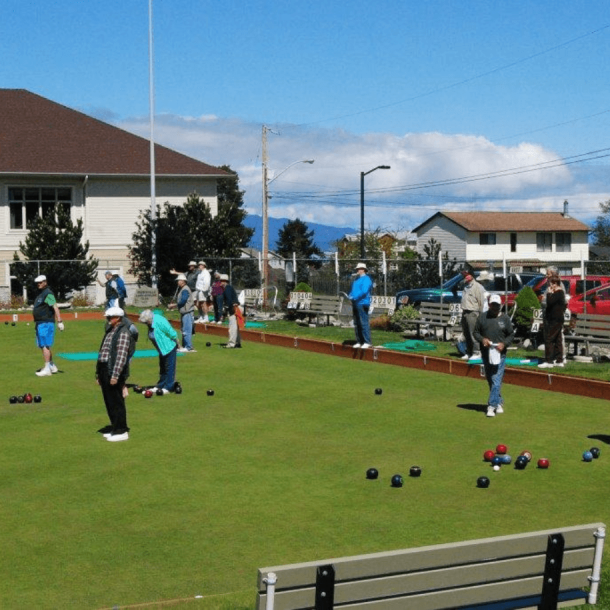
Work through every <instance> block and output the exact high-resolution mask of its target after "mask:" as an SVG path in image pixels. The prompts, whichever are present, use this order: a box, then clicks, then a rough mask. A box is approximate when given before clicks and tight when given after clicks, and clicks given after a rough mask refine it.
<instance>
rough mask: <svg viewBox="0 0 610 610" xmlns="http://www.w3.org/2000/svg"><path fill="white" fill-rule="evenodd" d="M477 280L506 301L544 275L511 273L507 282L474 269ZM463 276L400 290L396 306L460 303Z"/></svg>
mask: <svg viewBox="0 0 610 610" xmlns="http://www.w3.org/2000/svg"><path fill="white" fill-rule="evenodd" d="M474 275H475V277H476V279H477V281H478V282H479V283H480V284H481V285H482V286H483V288H485V291H486V292H488V293H489V294H499V295H500V296H501V297H502V301H503V302H504V295H505V294H506V295H507V297H508V303H509V305H510V304H511V298H512V301H514V298H515V295H516V294H517V292H519V290H521V288H523V286H525V284H526V283H528V282H530V281H534V282H536V281H538V280H539V279H540V278H543V277H545V276H544V275H542V274H540V273H520V274H519V273H511V274H509V276H508V282H507V281H506V279H505V278H504V276H503V275H501V274H494V273H490V272H487V271H475V274H474ZM463 288H464V278H463V277H462V274H461V273H458V274H457V275H454V276H453V277H452V278H451V279H449V280H447V281H446V282H445V283H444V284H443V286H442V287H439V288H413V289H412V290H401V291H400V292H397V293H396V307H397V308H399V307H404V306H405V305H412V306H413V307H418V306H419V304H420V303H440V302H441V296H442V300H443V303H461V302H462V290H463Z"/></svg>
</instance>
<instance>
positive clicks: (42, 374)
mask: <svg viewBox="0 0 610 610" xmlns="http://www.w3.org/2000/svg"><path fill="white" fill-rule="evenodd" d="M52 374H53V373H51V369H50V368H47V367H46V366H45V367H44V368H43V369H40V370H39V371H36V375H38V377H50V376H51V375H52Z"/></svg>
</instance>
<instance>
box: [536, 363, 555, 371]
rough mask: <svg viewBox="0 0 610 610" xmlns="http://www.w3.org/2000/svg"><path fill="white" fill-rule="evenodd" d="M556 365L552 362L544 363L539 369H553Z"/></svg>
mask: <svg viewBox="0 0 610 610" xmlns="http://www.w3.org/2000/svg"><path fill="white" fill-rule="evenodd" d="M554 366H555V365H554V364H553V363H552V362H543V363H542V364H539V365H538V368H539V369H552V368H553V367H554Z"/></svg>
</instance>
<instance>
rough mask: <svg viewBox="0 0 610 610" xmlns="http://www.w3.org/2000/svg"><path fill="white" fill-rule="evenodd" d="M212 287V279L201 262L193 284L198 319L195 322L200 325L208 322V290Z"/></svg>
mask: <svg viewBox="0 0 610 610" xmlns="http://www.w3.org/2000/svg"><path fill="white" fill-rule="evenodd" d="M211 285H212V277H211V275H210V272H209V271H208V269H207V265H206V264H205V263H204V262H203V261H199V275H198V276H197V282H196V284H195V300H196V301H197V310H198V311H199V318H197V320H195V322H198V323H200V324H205V323H207V322H208V321H210V322H211V321H212V320H208V311H209V309H210V306H209V301H210V288H211Z"/></svg>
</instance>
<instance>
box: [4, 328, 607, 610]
mask: <svg viewBox="0 0 610 610" xmlns="http://www.w3.org/2000/svg"><path fill="white" fill-rule="evenodd" d="M102 328H103V323H102V322H85V321H79V322H73V323H71V324H67V329H66V331H65V332H64V333H63V334H61V335H59V336H58V341H57V345H56V348H55V353H56V354H58V353H60V352H89V351H93V350H95V349H97V347H98V345H99V341H100V340H101V335H102ZM143 330H144V329H143V328H141V331H142V334H141V337H142V338H141V339H140V342H139V344H138V349H150V344H149V343H148V342H147V341H146V339H145V338H144V332H143ZM268 330H269V331H270V332H275V330H274V328H273V327H272V325H271V324H270V325H269V327H268ZM305 330H309V329H305ZM312 330H313V329H312ZM328 330H331V329H328ZM336 330H337V332H340V333H341V336H342V337H343V339H351V338H352V336H351V333H350V331H349V330H348V329H336ZM0 334H1V335H2V336H1V340H2V346H3V350H2V353H1V354H0V364H1V369H0V370H2V371H3V373H2V388H3V390H4V395H5V396H4V398H3V399H2V401H0V418H1V422H2V437H3V438H2V444H1V445H0V459H1V463H2V465H3V469H2V473H3V476H2V478H1V479H0V481H1V482H0V485H1V490H2V499H3V502H2V505H1V506H2V508H1V509H0V511H1V512H0V533H1V539H2V541H3V545H2V546H3V548H2V553H0V570H1V573H2V575H3V578H2V581H1V584H0V608H8V609H13V608H16V609H22V608H23V609H29V608H37V609H47V608H49V609H55V608H78V609H81V608H84V609H88V608H91V609H96V608H112V607H113V606H115V605H118V606H120V607H124V606H128V605H134V604H143V603H152V602H156V601H159V600H177V599H181V600H190V601H191V603H190V604H189V607H197V608H205V609H220V608H222V609H224V610H237V609H240V610H246V609H248V610H250V609H252V608H253V607H254V599H255V584H256V570H257V568H258V567H263V566H267V565H275V564H281V563H289V562H299V561H309V560H316V559H324V558H329V557H337V556H343V555H351V554H359V553H368V552H377V551H382V550H391V549H398V548H407V547H413V546H423V545H429V544H436V543H442V542H451V541H457V540H466V539H471V538H479V537H487V536H496V535H504V534H511V533H518V532H522V531H532V530H537V529H550V528H554V527H561V526H569V525H575V524H580V523H589V522H595V521H603V522H605V523H609V522H610V507H609V505H608V502H607V499H606V500H604V498H606V493H607V486H608V481H609V475H610V447H609V446H608V442H609V441H610V410H609V409H608V405H607V404H606V402H604V401H600V400H594V399H587V398H580V397H575V396H568V395H562V394H556V393H551V392H544V391H538V390H528V389H524V388H520V387H516V386H508V385H507V386H506V387H505V391H504V394H505V399H506V413H505V414H504V415H503V416H498V417H496V418H494V419H487V418H486V417H485V415H484V404H485V399H486V394H487V393H486V387H485V385H484V382H483V381H482V380H479V379H468V378H457V377H453V376H449V375H441V374H434V373H429V372H426V371H417V370H411V369H402V368H399V367H394V366H383V365H380V364H378V363H374V362H364V361H353V360H349V359H343V358H332V357H330V356H324V355H317V354H311V353H306V352H300V351H297V350H291V349H285V348H276V347H271V346H268V345H264V344H258V343H248V342H245V343H244V349H242V350H222V349H219V347H218V345H219V344H220V343H221V342H224V341H226V339H224V337H223V338H218V337H212V336H207V337H206V336H205V335H201V334H197V335H196V336H195V347H196V348H197V349H198V350H199V351H198V353H196V354H188V355H186V356H181V357H180V358H179V359H178V379H179V380H180V381H181V382H182V385H183V387H184V393H183V394H182V395H180V396H175V395H170V396H167V397H156V396H155V397H154V398H152V399H145V398H143V397H142V396H141V395H137V394H133V393H132V395H131V396H130V397H129V399H128V416H129V424H130V426H131V428H132V430H131V433H130V434H131V438H130V440H129V441H128V442H125V443H108V442H106V441H104V439H103V438H101V437H100V435H99V434H96V432H95V431H96V430H97V429H98V428H99V427H100V426H102V425H104V424H105V423H106V420H105V411H104V406H103V401H102V398H101V393H100V392H99V389H98V387H97V385H96V384H95V380H94V375H93V372H94V362H92V361H68V360H63V359H61V358H56V362H57V364H58V365H59V368H60V370H61V371H62V372H61V373H59V374H57V375H54V376H53V377H51V378H38V377H36V376H35V375H34V371H35V370H36V369H37V368H39V366H40V363H41V356H40V354H39V351H38V350H37V349H36V348H35V345H34V336H33V335H34V332H33V326H26V325H25V324H24V323H19V324H17V326H15V327H12V326H10V325H9V326H6V325H0ZM299 335H300V333H299ZM300 336H305V334H303V335H300ZM333 340H338V339H334V338H333ZM394 340H395V339H394ZM206 341H211V342H212V347H210V348H206V347H205V342H206ZM375 342H376V343H377V342H378V339H377V338H375ZM157 367H158V363H157V360H156V359H136V360H135V361H134V362H133V365H132V378H131V379H130V381H131V382H133V383H138V384H152V383H154V382H155V381H156V374H157ZM377 387H380V388H382V389H383V394H382V395H381V396H377V395H375V392H374V390H375V388H377ZM207 389H214V391H215V395H214V396H213V397H208V396H207V395H206V390H207ZM26 391H29V392H32V393H33V394H38V393H39V394H41V395H42V397H43V402H42V403H41V404H32V405H11V404H9V402H8V397H9V396H10V395H12V394H21V393H24V392H26ZM591 435H601V437H602V438H601V439H591V438H588V437H589V436H591ZM500 442H503V443H505V444H507V445H508V446H509V452H510V453H511V454H512V455H513V457H515V456H516V455H518V454H519V453H520V451H522V450H524V449H529V450H530V451H532V452H533V454H534V457H535V459H537V458H538V457H541V456H542V455H545V456H546V457H548V458H549V459H550V460H551V468H550V469H549V470H548V471H543V470H538V469H536V468H535V467H534V466H533V465H530V466H528V468H527V469H526V470H524V471H516V470H514V469H513V468H511V467H504V468H503V469H502V470H501V471H500V472H498V473H495V472H492V471H491V469H490V467H489V466H488V465H487V464H484V463H483V462H482V454H483V451H484V450H486V449H488V448H495V446H496V445H497V444H498V443H500ZM593 445H597V446H599V447H600V448H601V450H602V455H601V457H600V459H598V460H595V461H594V462H592V463H584V462H582V460H581V454H582V452H583V450H585V449H588V448H589V447H591V446H593ZM413 464H418V465H419V466H421V468H422V470H423V474H422V476H421V478H419V479H410V478H408V477H407V474H408V470H409V467H410V466H411V465H413ZM372 466H374V467H376V468H378V469H379V472H380V479H379V480H377V481H367V480H366V479H365V471H366V469H367V468H369V467H372ZM395 473H401V474H403V476H405V479H406V480H405V486H404V487H403V488H402V489H393V488H391V487H390V478H391V476H392V475H393V474H395ZM482 474H485V475H488V476H489V477H490V478H491V480H492V483H491V486H490V488H489V489H487V490H480V489H477V488H476V479H477V477H478V476H480V475H482ZM606 557H607V558H608V557H610V555H608V552H607V553H606ZM604 565H605V578H606V581H605V582H604V583H603V593H604V595H605V597H604V598H603V600H602V602H601V603H600V604H599V605H598V606H597V607H598V608H609V607H610V601H609V594H608V591H609V586H608V578H609V577H610V575H609V574H608V572H609V570H608V566H610V560H609V559H606V561H605V562H604ZM196 595H201V596H204V597H203V599H199V600H195V599H194V598H195V596H196ZM604 600H605V601H604ZM604 604H605V605H604Z"/></svg>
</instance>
